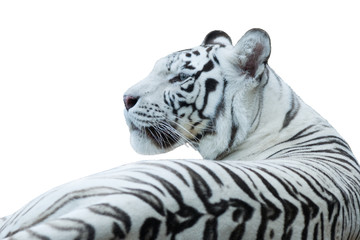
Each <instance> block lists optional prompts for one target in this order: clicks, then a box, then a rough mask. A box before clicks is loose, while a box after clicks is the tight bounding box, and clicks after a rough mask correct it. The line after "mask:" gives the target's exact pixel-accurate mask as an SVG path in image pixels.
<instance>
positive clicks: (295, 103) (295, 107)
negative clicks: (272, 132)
mask: <svg viewBox="0 0 360 240" xmlns="http://www.w3.org/2000/svg"><path fill="white" fill-rule="evenodd" d="M300 106H301V105H300V103H299V99H298V98H297V96H296V95H295V93H294V92H291V106H290V110H289V111H288V112H287V113H286V114H285V118H284V122H283V126H282V129H284V128H286V127H287V126H289V124H290V122H291V121H292V120H294V118H295V117H296V115H297V114H298V112H299V109H300ZM282 129H281V130H282Z"/></svg>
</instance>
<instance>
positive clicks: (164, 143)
mask: <svg viewBox="0 0 360 240" xmlns="http://www.w3.org/2000/svg"><path fill="white" fill-rule="evenodd" d="M131 129H132V130H133V131H137V132H139V133H140V136H146V137H147V138H148V139H150V140H151V142H152V143H153V144H154V145H155V146H157V147H158V148H160V149H166V148H171V147H173V146H174V145H175V144H176V143H178V142H179V141H180V139H181V137H180V135H179V134H178V133H176V132H177V131H176V129H175V127H173V126H170V125H169V127H163V126H158V125H154V126H150V127H142V128H141V129H140V128H138V127H136V126H134V125H133V124H132V126H131Z"/></svg>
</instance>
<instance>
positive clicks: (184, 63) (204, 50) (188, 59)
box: [166, 46, 215, 71]
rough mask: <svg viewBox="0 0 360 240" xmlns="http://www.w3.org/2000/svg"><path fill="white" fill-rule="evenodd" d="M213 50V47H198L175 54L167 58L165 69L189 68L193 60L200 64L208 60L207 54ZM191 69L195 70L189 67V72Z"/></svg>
mask: <svg viewBox="0 0 360 240" xmlns="http://www.w3.org/2000/svg"><path fill="white" fill-rule="evenodd" d="M214 49H215V48H214V46H200V47H197V48H193V49H186V50H181V51H178V52H175V53H173V54H171V55H169V56H168V57H167V63H166V67H167V69H168V71H170V70H171V68H172V67H173V66H174V65H176V67H182V68H189V65H190V64H191V63H192V61H194V60H197V61H200V62H202V61H201V60H202V59H208V58H209V53H210V52H211V51H212V50H214ZM191 69H195V67H190V70H191Z"/></svg>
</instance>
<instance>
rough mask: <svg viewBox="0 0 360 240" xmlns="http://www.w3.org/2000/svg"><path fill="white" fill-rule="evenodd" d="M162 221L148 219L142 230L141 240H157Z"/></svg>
mask: <svg viewBox="0 0 360 240" xmlns="http://www.w3.org/2000/svg"><path fill="white" fill-rule="evenodd" d="M160 225H161V221H160V220H158V219H156V218H153V217H150V218H147V219H146V220H145V221H144V223H143V225H142V226H141V229H140V237H139V239H140V240H155V239H156V238H157V237H158V234H159V229H160Z"/></svg>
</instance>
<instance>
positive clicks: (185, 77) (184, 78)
mask: <svg viewBox="0 0 360 240" xmlns="http://www.w3.org/2000/svg"><path fill="white" fill-rule="evenodd" d="M189 77H191V76H190V75H189V74H186V73H180V74H179V79H180V81H185V80H186V79H188V78H189Z"/></svg>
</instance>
